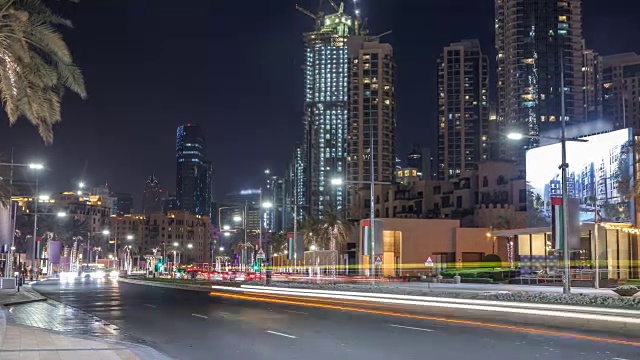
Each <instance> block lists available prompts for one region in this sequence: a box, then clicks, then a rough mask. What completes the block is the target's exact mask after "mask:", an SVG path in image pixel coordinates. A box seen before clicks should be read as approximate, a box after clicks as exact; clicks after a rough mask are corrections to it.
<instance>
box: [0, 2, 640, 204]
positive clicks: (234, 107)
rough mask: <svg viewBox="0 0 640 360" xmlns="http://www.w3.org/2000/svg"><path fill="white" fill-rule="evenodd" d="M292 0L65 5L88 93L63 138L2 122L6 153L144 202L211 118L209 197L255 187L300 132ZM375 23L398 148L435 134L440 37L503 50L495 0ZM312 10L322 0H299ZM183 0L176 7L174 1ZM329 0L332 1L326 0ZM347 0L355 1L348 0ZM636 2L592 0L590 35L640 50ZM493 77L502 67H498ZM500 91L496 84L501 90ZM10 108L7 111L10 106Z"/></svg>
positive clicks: (304, 26)
mask: <svg viewBox="0 0 640 360" xmlns="http://www.w3.org/2000/svg"><path fill="white" fill-rule="evenodd" d="M296 2H297V1H296V0H260V1H258V0H245V1H240V0H181V1H175V0H82V1H81V2H80V3H79V4H72V3H63V4H62V5H61V12H62V15H64V16H66V17H68V18H70V19H71V20H72V21H73V22H74V25H75V28H74V29H72V30H64V34H65V39H66V40H67V42H68V44H69V46H70V47H71V50H72V51H73V53H74V56H75V61H76V63H77V64H78V65H79V66H80V68H81V69H82V70H83V72H84V75H85V78H86V83H87V88H88V92H89V99H87V100H86V101H82V100H80V99H79V98H78V97H77V96H75V95H74V94H72V93H70V92H69V93H67V94H66V95H65V98H64V103H63V121H62V123H60V124H59V125H57V126H56V127H55V139H54V144H53V145H52V146H50V147H45V146H44V145H43V144H42V141H41V140H40V138H39V137H38V133H37V129H36V128H34V127H32V126H31V125H30V124H29V123H28V122H27V121H26V120H23V119H21V120H20V121H19V123H18V124H17V125H16V126H14V127H12V128H9V127H8V125H7V124H8V120H6V118H4V119H3V120H2V125H0V153H4V154H5V157H6V156H7V155H8V153H9V152H10V149H11V147H14V148H15V151H16V161H17V162H31V161H42V162H44V163H45V164H46V166H47V170H45V171H44V173H43V174H42V176H41V184H42V186H43V188H44V189H45V190H43V193H44V192H48V193H49V194H53V193H57V192H60V191H63V190H68V189H73V188H75V186H76V185H75V184H77V182H78V181H79V180H80V179H84V180H85V181H86V182H87V183H88V184H89V185H96V184H98V183H104V182H105V181H108V183H109V186H110V188H111V189H112V190H113V191H116V192H130V193H132V194H133V195H134V196H135V199H136V204H135V208H136V209H138V210H139V209H140V208H141V195H142V191H143V189H144V182H145V180H146V178H147V177H148V176H149V175H151V174H152V173H155V174H156V176H157V177H158V178H159V180H160V182H161V185H162V186H163V188H165V189H166V191H168V192H173V189H174V187H175V168H176V163H175V133H176V127H177V126H178V125H180V124H182V123H197V124H200V125H203V126H204V127H205V128H206V130H207V142H208V144H207V146H208V149H207V152H208V156H209V158H210V159H211V160H212V162H213V181H214V198H222V197H223V196H224V194H226V193H228V192H230V191H233V190H240V189H241V188H245V187H251V186H257V184H258V182H259V181H260V180H261V179H262V177H263V176H264V170H265V169H266V168H270V169H272V170H274V171H276V172H281V171H283V170H284V168H285V166H286V164H287V162H288V161H289V159H290V158H291V149H292V146H293V145H294V143H295V142H296V141H300V140H302V105H303V103H302V86H303V78H302V70H301V68H300V64H301V63H302V58H303V43H302V35H301V34H302V33H303V32H305V31H310V30H312V28H313V20H312V19H311V18H309V17H307V16H305V15H303V14H302V13H300V12H298V11H296V9H295V4H296ZM359 2H360V3H361V4H362V9H361V11H362V13H363V15H364V16H365V17H368V18H369V29H370V32H371V33H372V34H377V33H382V32H385V31H388V30H393V33H392V34H391V35H389V36H387V37H385V38H384V40H385V41H388V42H390V43H391V44H392V45H393V46H394V49H395V56H396V62H397V68H398V82H397V120H398V144H399V146H398V153H399V155H400V156H401V157H402V158H404V155H405V154H406V152H407V151H408V150H409V148H410V145H411V143H415V142H418V143H422V144H424V145H426V146H429V145H431V146H433V144H434V142H435V140H436V136H435V129H436V128H435V126H436V125H435V120H436V117H437V116H436V65H435V64H436V59H437V56H438V54H439V52H440V51H441V50H442V47H443V46H445V45H448V44H449V43H450V42H454V41H458V40H461V39H465V38H478V39H480V41H481V43H482V46H483V51H484V52H486V53H488V54H489V56H490V57H491V58H493V57H494V50H493V21H494V16H493V11H494V0H446V1H431V0H360V1H359ZM299 3H300V4H301V5H302V6H304V7H307V8H308V9H309V10H311V11H313V12H315V6H316V4H317V1H316V0H299ZM178 4H179V5H178ZM327 6H328V5H327ZM349 6H351V1H349V2H348V3H347V7H349ZM638 13H640V1H637V0H608V1H603V0H583V30H584V37H585V38H586V39H587V46H588V47H589V48H593V49H595V50H597V51H598V52H600V53H601V54H604V55H607V54H613V53H618V52H626V51H635V52H639V53H640V41H639V40H638V39H640V22H638V21H637V16H634V14H636V15H637V14H638ZM492 76H493V74H492ZM492 95H493V94H492ZM2 116H3V117H4V113H3V114H2Z"/></svg>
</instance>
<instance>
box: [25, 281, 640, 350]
mask: <svg viewBox="0 0 640 360" xmlns="http://www.w3.org/2000/svg"><path fill="white" fill-rule="evenodd" d="M34 289H35V290H36V291H38V292H41V293H42V294H43V295H46V296H48V297H51V298H53V299H55V300H57V301H59V302H62V303H65V304H67V305H70V306H72V307H75V308H78V309H80V310H83V311H86V312H88V313H90V314H91V315H94V316H96V317H98V318H101V319H103V320H105V321H106V322H108V323H111V324H113V325H115V326H116V327H117V328H116V329H118V330H117V331H119V332H120V335H121V336H122V337H123V338H124V339H126V340H130V341H131V340H133V341H138V342H141V343H144V344H145V345H148V346H151V347H153V348H155V349H157V350H159V351H161V352H163V353H165V354H167V355H169V356H172V357H175V358H177V359H199V358H211V357H212V356H213V355H215V358H219V359H224V358H232V359H236V360H243V359H251V360H253V359H256V358H259V359H283V360H285V359H309V360H321V359H322V360H325V359H327V358H329V359H368V360H377V359H385V360H388V359H390V358H401V359H437V358H444V359H448V360H463V359H464V360H468V359H471V358H472V359H478V360H482V359H500V358H504V359H510V358H517V359H519V360H528V359H532V360H533V359H536V360H538V359H548V360H553V359H558V360H560V359H561V360H572V359H580V360H591V359H593V360H620V359H628V360H631V359H638V358H640V347H637V346H632V345H628V344H623V343H616V342H612V341H610V340H607V339H605V338H602V339H600V340H598V339H579V338H576V337H572V334H566V336H557V335H551V334H549V333H545V332H544V331H531V332H528V331H526V330H523V331H513V329H508V328H500V327H492V326H485V325H483V324H481V323H477V324H475V325H474V324H472V323H460V322H456V320H454V321H447V320H446V319H444V320H443V319H439V320H433V319H431V320H429V319H417V318H415V317H414V318H411V317H403V316H399V315H389V313H388V312H387V313H384V314H383V313H382V312H379V313H377V314H376V313H372V312H357V311H345V310H340V309H335V308H330V306H331V305H326V304H325V305H324V306H325V307H313V306H307V305H310V304H309V303H308V302H307V304H302V303H301V304H296V303H292V302H284V301H283V302H280V303H278V302H277V301H278V300H273V301H276V302H266V301H257V300H259V299H256V300H251V299H239V298H229V297H217V296H214V297H212V296H210V295H209V294H208V293H205V292H196V291H186V290H178V289H169V288H158V287H152V286H145V285H137V284H127V283H123V282H116V281H111V280H89V279H87V280H81V279H76V280H75V281H73V282H59V281H45V282H40V283H38V284H36V285H34ZM321 301H322V300H314V303H316V305H322V303H320V302H321ZM488 325H490V324H488ZM632 341H633V340H632Z"/></svg>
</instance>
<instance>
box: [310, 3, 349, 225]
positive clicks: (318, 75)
mask: <svg viewBox="0 0 640 360" xmlns="http://www.w3.org/2000/svg"><path fill="white" fill-rule="evenodd" d="M318 16H319V18H318ZM318 16H316V20H317V21H316V28H315V30H314V31H312V32H309V33H306V34H304V41H305V56H304V58H305V60H304V65H303V70H304V122H305V134H304V136H305V143H304V156H305V180H306V189H307V191H306V193H305V195H306V201H305V203H306V204H308V205H309V207H307V209H306V210H307V211H308V213H309V214H310V215H317V216H321V214H322V213H323V212H324V210H325V209H326V208H327V207H334V208H337V209H341V208H342V207H343V206H344V202H345V199H344V186H333V185H332V184H331V179H333V178H336V177H337V178H342V179H344V177H345V170H346V164H345V160H346V145H347V126H348V116H349V104H348V100H349V53H348V49H347V40H348V38H349V36H350V35H352V34H353V29H354V20H353V19H352V17H351V16H349V15H347V14H345V13H344V12H343V11H342V7H341V8H340V9H339V11H338V12H336V13H331V14H324V13H320V14H318Z"/></svg>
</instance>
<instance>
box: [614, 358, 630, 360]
mask: <svg viewBox="0 0 640 360" xmlns="http://www.w3.org/2000/svg"><path fill="white" fill-rule="evenodd" d="M611 360H629V359H623V358H611Z"/></svg>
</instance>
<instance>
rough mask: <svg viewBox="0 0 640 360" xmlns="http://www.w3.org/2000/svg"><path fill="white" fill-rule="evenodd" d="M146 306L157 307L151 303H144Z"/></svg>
mask: <svg viewBox="0 0 640 360" xmlns="http://www.w3.org/2000/svg"><path fill="white" fill-rule="evenodd" d="M144 306H148V307H156V306H155V305H151V304H144Z"/></svg>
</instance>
